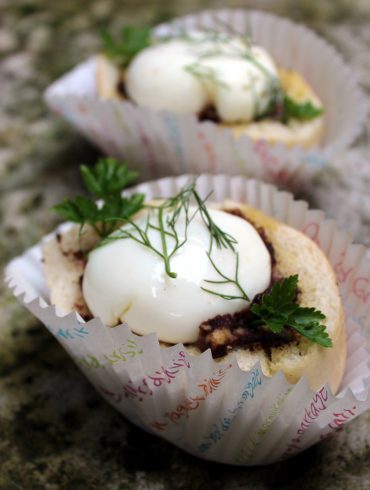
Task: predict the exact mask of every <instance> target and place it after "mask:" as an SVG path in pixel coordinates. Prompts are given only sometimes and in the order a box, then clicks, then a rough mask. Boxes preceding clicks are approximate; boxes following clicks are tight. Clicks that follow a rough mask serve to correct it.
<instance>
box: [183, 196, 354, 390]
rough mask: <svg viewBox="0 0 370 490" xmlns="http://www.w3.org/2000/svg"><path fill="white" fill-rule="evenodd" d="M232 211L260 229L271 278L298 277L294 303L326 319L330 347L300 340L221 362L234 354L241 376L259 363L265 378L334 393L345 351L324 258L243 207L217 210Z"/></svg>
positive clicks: (297, 235) (307, 242) (294, 233)
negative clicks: (280, 375) (269, 253)
mask: <svg viewBox="0 0 370 490" xmlns="http://www.w3.org/2000/svg"><path fill="white" fill-rule="evenodd" d="M235 208H238V209H240V211H241V212H242V214H243V215H244V216H245V217H246V218H247V219H248V220H249V221H250V222H251V223H253V224H254V225H255V226H256V227H257V228H262V229H263V232H264V234H265V236H266V238H267V240H268V241H269V243H270V244H271V245H272V247H273V250H274V256H275V261H276V263H275V265H274V273H275V274H276V275H277V276H280V277H289V276H291V275H294V274H298V276H299V283H298V288H299V297H298V303H299V304H300V306H306V307H313V308H316V309H317V310H320V311H321V312H322V313H323V314H324V315H325V316H326V320H324V322H323V323H324V324H325V325H326V328H327V332H328V334H329V336H330V338H331V340H332V342H333V347H330V348H324V347H321V346H319V345H318V344H315V343H312V342H310V341H309V340H308V339H306V338H304V337H300V338H299V341H298V342H294V341H293V342H291V343H288V344H286V345H283V346H281V347H273V348H272V349H271V350H270V352H269V353H267V352H266V351H265V350H263V349H257V350H256V349H254V350H253V351H251V350H248V349H244V348H236V349H234V350H232V351H231V352H230V353H229V354H228V355H227V356H225V357H223V358H222V360H223V361H224V360H225V359H226V358H227V357H228V356H231V355H233V353H236V356H237V360H238V364H239V366H240V368H241V369H243V370H245V371H249V370H250V369H251V368H252V367H253V365H254V364H255V363H256V362H257V361H260V362H261V367H262V371H263V373H264V374H266V375H267V376H272V375H273V374H275V373H277V372H278V371H280V370H282V371H283V372H284V374H285V376H286V377H287V379H288V381H290V382H291V383H296V382H297V381H299V379H300V378H301V377H302V376H305V377H306V378H307V380H308V382H309V384H310V386H311V388H313V389H317V388H320V387H321V386H322V385H324V384H325V383H326V382H328V383H329V385H330V387H331V389H332V390H333V392H336V391H337V390H338V387H339V385H340V382H341V380H342V377H343V373H344V369H345V363H346V356H347V349H346V334H345V325H344V312H343V307H342V303H341V299H340V296H339V291H338V287H337V284H336V278H335V275H334V271H333V269H332V267H331V265H330V263H329V261H328V259H327V258H326V256H325V255H324V253H323V252H322V250H321V249H320V248H319V247H318V246H317V245H316V244H315V243H314V242H313V241H312V240H311V239H310V238H308V237H307V236H306V235H304V234H303V233H301V232H299V231H298V230H296V229H294V228H292V227H290V226H287V225H285V224H283V223H280V222H278V221H276V220H275V219H273V218H271V217H269V216H267V215H265V214H264V213H262V212H261V211H258V210H256V209H254V208H251V207H249V206H247V205H240V204H236V203H234V202H226V203H225V204H224V205H223V209H232V210H234V209H235ZM188 350H189V352H190V353H192V354H199V353H200V351H199V349H198V348H197V347H196V346H190V347H189V348H188Z"/></svg>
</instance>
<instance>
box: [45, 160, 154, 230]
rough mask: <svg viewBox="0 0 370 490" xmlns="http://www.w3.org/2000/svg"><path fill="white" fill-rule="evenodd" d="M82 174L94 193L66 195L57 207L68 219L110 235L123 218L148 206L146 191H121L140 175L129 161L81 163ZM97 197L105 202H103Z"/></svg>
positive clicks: (88, 188)
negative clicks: (88, 164) (129, 194)
mask: <svg viewBox="0 0 370 490" xmlns="http://www.w3.org/2000/svg"><path fill="white" fill-rule="evenodd" d="M80 169H81V175H82V178H83V181H84V184H85V186H86V188H87V190H88V191H89V192H90V193H91V194H92V195H93V196H94V198H88V197H84V196H77V197H75V198H74V199H65V200H64V201H63V202H62V203H61V204H57V205H56V206H54V207H53V210H54V211H55V212H56V213H58V214H60V215H61V216H62V217H63V218H64V219H67V220H68V221H73V222H74V223H79V224H80V225H81V227H83V226H84V225H85V224H89V225H91V226H92V227H93V228H94V229H95V231H96V232H97V233H98V234H99V235H100V237H101V238H104V237H106V236H108V235H109V234H110V233H111V232H112V231H113V230H114V229H115V228H116V227H117V225H118V223H119V222H120V221H126V220H127V219H128V218H129V217H130V216H132V215H133V214H135V213H137V212H138V211H139V210H140V209H142V208H143V206H144V197H145V196H144V194H133V195H132V196H130V197H123V196H121V191H122V189H123V188H124V187H127V186H128V185H129V184H131V182H133V180H134V179H135V178H136V175H137V174H136V173H135V172H130V171H129V170H128V168H127V166H126V165H125V164H120V163H118V162H117V161H116V160H115V159H114V158H101V159H100V160H99V161H98V163H97V164H96V165H95V167H94V168H92V169H90V168H89V167H86V165H81V167H80ZM95 198H100V199H102V200H103V203H102V204H101V205H99V204H98V203H97V202H96V201H95Z"/></svg>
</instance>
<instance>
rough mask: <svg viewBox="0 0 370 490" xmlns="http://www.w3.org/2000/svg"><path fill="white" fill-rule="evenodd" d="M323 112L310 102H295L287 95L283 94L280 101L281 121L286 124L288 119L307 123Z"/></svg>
mask: <svg viewBox="0 0 370 490" xmlns="http://www.w3.org/2000/svg"><path fill="white" fill-rule="evenodd" d="M323 112H324V110H323V109H322V107H316V106H314V105H313V104H312V103H311V102H309V101H306V102H302V103H300V102H297V101H295V100H294V99H292V98H291V97H289V95H287V94H284V98H283V101H282V119H283V121H284V122H287V121H288V120H289V119H298V120H300V121H309V120H311V119H315V118H316V117H318V116H321V114H322V113H323Z"/></svg>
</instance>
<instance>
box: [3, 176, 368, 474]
mask: <svg viewBox="0 0 370 490" xmlns="http://www.w3.org/2000/svg"><path fill="white" fill-rule="evenodd" d="M189 178H190V177H189V176H181V177H177V178H165V179H161V180H158V181H154V182H151V183H146V184H141V185H140V186H138V187H137V188H135V189H133V190H132V191H131V192H134V191H136V190H139V191H140V192H145V193H146V195H147V198H148V199H150V198H151V197H168V196H170V195H173V194H174V193H175V192H176V191H177V190H178V189H179V188H180V187H182V186H183V185H184V184H185V183H186V182H188V181H189ZM198 189H199V191H200V194H201V195H202V196H206V195H207V194H208V193H209V192H210V191H211V190H214V194H213V196H212V199H213V200H214V201H221V200H223V199H226V198H231V199H234V200H235V201H240V202H248V203H249V204H250V205H252V206H255V207H256V208H259V209H261V210H262V211H264V212H265V213H267V214H269V215H271V216H274V217H275V218H277V219H279V220H281V221H283V222H285V223H287V224H289V225H291V226H293V227H295V228H297V229H299V230H302V231H303V232H304V233H306V234H307V235H308V236H310V237H311V238H312V239H313V240H314V241H316V243H317V244H319V246H320V247H321V248H322V249H323V251H324V252H325V253H326V254H327V256H328V258H329V260H330V262H331V263H332V265H333V267H334V270H335V273H336V275H337V279H338V283H339V286H340V292H341V296H342V299H343V303H344V306H345V310H346V315H347V321H346V325H347V337H348V357H347V365H346V371H345V375H344V378H343V382H342V385H341V388H340V391H339V393H338V394H337V395H336V396H334V395H333V394H332V393H331V392H330V389H329V388H328V386H327V385H325V386H323V387H322V388H321V389H320V390H318V391H317V392H313V391H312V390H311V389H310V388H309V387H308V384H307V382H306V380H305V379H302V380H301V381H300V382H299V383H298V384H296V385H290V384H289V383H288V382H287V381H286V379H285V377H284V375H283V374H282V373H281V372H280V373H278V374H276V375H275V376H273V377H272V378H268V377H266V376H264V375H263V374H262V370H261V367H260V366H259V365H256V366H255V367H254V369H252V370H251V371H250V372H243V371H241V370H240V369H239V367H238V366H237V362H236V360H235V358H234V359H233V360H232V362H230V363H227V364H225V363H224V362H221V363H217V362H215V361H214V360H213V359H212V357H211V355H210V352H209V351H206V352H205V353H203V354H202V355H201V356H198V357H190V356H189V355H188V354H187V353H186V350H185V348H184V346H183V345H181V344H179V345H176V346H173V347H171V348H162V347H160V345H159V343H158V341H157V338H156V336H155V335H154V334H151V335H146V336H143V337H139V336H137V335H135V334H133V333H132V332H131V331H130V329H129V327H128V325H120V326H118V327H115V328H108V327H106V326H104V325H103V324H102V322H101V321H100V319H99V318H94V319H92V320H91V321H89V322H87V323H85V322H84V320H82V318H81V317H79V315H78V314H76V313H75V312H71V313H69V314H63V313H61V312H59V311H58V308H56V307H55V306H51V305H50V304H49V303H48V289H47V286H46V283H45V279H44V276H43V269H42V262H41V247H40V244H39V245H36V246H35V247H33V248H31V249H29V250H28V251H27V252H25V253H24V254H23V255H22V256H20V257H18V258H16V259H14V260H13V261H12V262H11V263H10V264H9V265H8V267H7V269H6V280H7V282H8V284H9V287H11V288H12V290H13V292H14V294H15V295H16V297H17V298H18V299H19V301H21V302H22V303H23V304H24V305H25V306H26V307H27V308H28V309H29V310H30V311H31V312H33V313H34V314H35V315H36V316H37V317H38V318H39V319H40V320H41V321H42V322H43V323H44V324H45V325H46V326H47V328H48V329H49V331H50V332H51V333H52V334H53V335H55V337H56V338H57V339H58V340H59V342H60V343H61V344H62V346H63V347H64V348H65V349H66V350H67V351H68V353H69V354H70V355H71V357H72V358H73V359H74V360H75V362H76V363H77V364H78V366H79V367H80V368H81V370H82V371H83V372H84V374H85V375H86V376H87V378H88V379H89V380H90V381H91V383H92V384H93V385H94V386H95V388H96V389H97V390H98V391H99V393H101V395H102V396H103V397H104V398H105V399H106V400H107V401H108V402H109V403H111V404H112V405H113V406H114V407H115V408H116V409H117V410H119V411H120V412H121V413H122V414H124V415H125V416H126V417H127V418H128V419H129V420H130V421H132V422H133V423H135V424H137V425H138V426H140V427H142V428H144V429H145V430H147V431H150V432H152V433H154V434H158V435H159V436H161V437H163V438H165V439H167V440H168V441H171V442H172V443H173V444H175V445H176V446H179V447H181V448H182V449H184V450H185V451H188V452H189V453H192V454H194V455H196V456H199V457H201V458H205V459H210V460H214V461H219V462H224V463H229V464H236V465H258V464H266V463H272V462H274V461H278V460H280V459H282V458H286V457H288V456H292V455H294V454H296V453H298V452H300V451H302V450H303V449H305V448H307V447H309V446H311V445H312V444H314V443H316V442H318V441H319V440H321V439H322V438H324V437H326V436H327V435H328V434H330V433H331V432H333V431H335V430H337V429H340V428H341V427H342V426H343V425H344V424H346V423H347V422H349V421H350V420H351V419H353V418H355V417H356V416H358V415H359V414H361V413H362V412H364V411H365V410H367V409H368V408H369V407H370V397H369V391H368V387H369V384H370V357H369V353H368V351H367V347H366V344H367V343H369V340H370V328H369V327H370V289H369V284H370V260H369V259H367V258H366V249H365V248H364V247H362V246H359V245H351V244H350V238H349V236H348V235H347V234H345V233H343V232H340V231H337V230H336V227H335V224H334V222H333V221H330V220H325V219H324V215H323V213H322V212H321V211H316V210H308V206H307V203H305V202H303V201H294V200H293V198H292V195H291V194H288V193H286V192H279V191H277V189H276V188H274V187H273V186H271V185H268V184H265V183H261V182H258V181H254V180H247V179H245V178H244V177H229V176H225V175H221V176H211V175H202V176H200V177H199V179H198ZM69 226H70V225H69V224H64V225H62V227H60V228H59V231H63V229H65V227H69ZM50 236H51V235H49V237H50ZM45 239H48V237H46V238H45Z"/></svg>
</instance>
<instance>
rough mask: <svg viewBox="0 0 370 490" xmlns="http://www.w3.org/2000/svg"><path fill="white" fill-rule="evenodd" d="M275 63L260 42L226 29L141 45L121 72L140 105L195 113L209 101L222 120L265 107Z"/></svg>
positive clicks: (248, 117)
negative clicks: (215, 32) (214, 33)
mask: <svg viewBox="0 0 370 490" xmlns="http://www.w3.org/2000/svg"><path fill="white" fill-rule="evenodd" d="M276 80H278V72H277V67H276V65H275V63H274V61H273V60H272V58H271V57H270V55H269V54H268V53H267V52H266V51H265V50H264V49H263V48H261V47H258V46H255V45H251V46H249V45H247V44H246V41H245V40H242V39H241V38H239V37H237V36H231V35H230V34H227V33H217V35H213V36H210V34H209V33H208V34H207V33H204V32H203V33H202V32H193V33H190V34H189V36H188V37H187V38H184V39H181V38H180V39H172V40H169V41H166V42H162V43H160V44H156V45H153V46H150V47H148V48H146V49H144V50H142V51H141V52H140V53H139V54H138V55H137V56H136V57H135V58H134V59H133V61H132V62H131V63H130V65H129V66H128V68H127V70H126V73H125V84H126V90H127V93H128V95H129V97H130V98H131V100H133V101H134V102H136V103H137V104H138V105H140V106H145V107H150V108H151V109H156V110H168V111H171V112H174V113H176V114H188V113H192V114H197V113H200V112H201V111H202V110H203V109H204V108H206V107H207V106H209V105H212V106H214V107H215V109H216V110H217V113H218V115H219V117H220V119H221V121H222V122H226V123H242V122H243V123H246V122H250V121H253V120H254V119H255V118H256V117H258V116H262V115H263V114H264V113H265V112H266V110H267V109H268V108H269V104H270V102H271V97H272V90H273V89H274V81H275V82H276Z"/></svg>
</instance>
